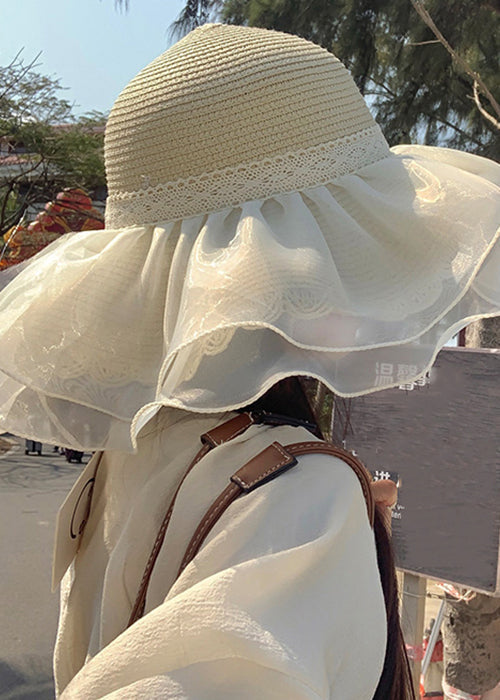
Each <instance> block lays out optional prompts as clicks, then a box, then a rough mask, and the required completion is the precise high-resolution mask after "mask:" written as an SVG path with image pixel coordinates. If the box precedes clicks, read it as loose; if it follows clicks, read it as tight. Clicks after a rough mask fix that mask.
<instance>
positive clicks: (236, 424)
mask: <svg viewBox="0 0 500 700" xmlns="http://www.w3.org/2000/svg"><path fill="white" fill-rule="evenodd" d="M253 422H254V420H253V418H252V416H251V415H250V414H249V413H239V414H238V415H237V416H235V417H234V418H231V419H230V420H228V421H226V422H225V423H222V425H218V426H217V427H215V428H213V429H212V430H209V431H208V432H207V433H204V434H203V435H202V436H201V438H200V440H201V442H202V443H203V446H202V447H201V449H200V450H199V451H198V453H197V454H196V456H195V457H194V459H193V461H192V462H191V463H190V465H189V466H188V468H187V470H186V471H185V473H184V476H183V477H182V479H181V481H180V483H179V484H178V486H177V489H176V490H175V493H174V495H173V497H172V500H171V501H170V505H169V507H168V510H167V512H166V513H165V517H164V518H163V520H162V523H161V525H160V529H159V530H158V534H157V535H156V539H155V541H154V544H153V548H152V549H151V553H150V555H149V558H148V561H147V563H146V567H145V569H144V573H143V575H142V579H141V583H140V584H139V590H138V592H137V596H136V598H135V601H134V607H133V608H132V612H131V613H130V617H129V620H128V623H127V627H130V625H132V624H133V623H134V622H135V621H136V620H138V619H139V618H140V617H142V615H143V614H144V606H145V605H146V594H147V591H148V586H149V580H150V578H151V574H152V573H153V569H154V565H155V564H156V560H157V559H158V555H159V553H160V550H161V548H162V545H163V541H164V539H165V534H166V532H167V528H168V525H169V523H170V518H171V517H172V511H173V510H174V506H175V501H176V499H177V496H178V494H179V491H180V489H181V486H182V485H183V483H184V481H185V479H186V477H187V475H188V474H189V472H190V471H191V470H192V469H193V467H194V466H195V465H196V464H198V462H199V461H200V459H202V458H203V457H204V456H205V455H206V454H207V453H208V452H210V450H211V449H212V448H214V447H217V445H222V444H223V443H224V442H228V441H229V440H232V439H233V438H234V437H236V436H237V435H241V433H244V432H245V430H246V429H247V428H249V427H250V426H251V425H252V424H253Z"/></svg>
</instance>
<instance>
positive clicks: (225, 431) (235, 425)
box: [200, 413, 254, 447]
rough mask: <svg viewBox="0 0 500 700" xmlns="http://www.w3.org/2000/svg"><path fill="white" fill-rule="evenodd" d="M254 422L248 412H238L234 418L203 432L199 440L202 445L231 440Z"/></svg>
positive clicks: (218, 443)
mask: <svg viewBox="0 0 500 700" xmlns="http://www.w3.org/2000/svg"><path fill="white" fill-rule="evenodd" d="M253 423H254V420H253V418H252V416H251V415H250V414H249V413H239V414H238V415H237V416H235V417H234V418H231V419H230V420H228V421H226V422H225V423H222V425H218V426H217V427H216V428H213V429H212V430H209V431H208V432H206V433H203V435H202V436H201V438H200V439H201V441H202V443H203V444H204V445H210V446H211V447H217V445H222V444H224V443H225V442H228V441H229V440H232V439H233V438H235V437H236V436H237V435H240V434H241V433H244V432H245V430H246V429H247V428H249V427H250V426H251V425H252V424H253Z"/></svg>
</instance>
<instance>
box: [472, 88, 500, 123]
mask: <svg viewBox="0 0 500 700" xmlns="http://www.w3.org/2000/svg"><path fill="white" fill-rule="evenodd" d="M473 89H474V102H475V103H476V107H477V108H478V110H479V111H480V112H481V114H482V115H483V117H484V118H485V119H487V120H488V121H490V122H491V123H492V124H493V126H494V127H495V129H498V130H500V121H499V120H498V119H495V117H494V116H493V115H492V114H490V113H489V112H487V111H486V110H485V108H484V107H483V105H482V104H481V98H480V97H479V90H478V89H477V80H474V85H473Z"/></svg>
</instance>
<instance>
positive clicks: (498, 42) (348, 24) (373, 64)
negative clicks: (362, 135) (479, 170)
mask: <svg viewBox="0 0 500 700" xmlns="http://www.w3.org/2000/svg"><path fill="white" fill-rule="evenodd" d="M217 7H218V12H219V16H220V18H221V19H222V21H224V22H228V23H232V24H248V25H250V26H260V27H267V28H270V29H277V30H281V31H286V32H289V33H292V34H297V35H299V36H302V37H305V38H307V39H311V40H312V41H314V42H315V43H317V44H320V45H321V46H323V47H324V48H326V49H327V50H329V51H332V52H333V53H335V55H337V56H338V57H339V58H340V59H341V60H342V61H343V62H344V63H345V64H346V65H347V66H348V68H349V70H350V71H351V73H352V75H353V77H354V79H355V81H356V83H357V85H358V87H359V88H360V90H361V92H363V93H364V94H365V95H366V97H367V99H368V102H369V104H370V106H371V107H372V108H373V111H374V113H375V116H376V118H377V120H378V121H379V123H380V125H381V126H382V128H383V130H384V133H385V135H386V137H387V139H388V140H389V142H390V143H391V144H397V143H405V142H406V143H407V142H409V141H418V142H420V143H422V142H423V143H426V144H431V145H435V144H439V145H447V146H450V147H455V148H462V149H464V150H469V151H472V152H475V153H479V154H481V155H486V156H489V157H490V158H496V159H500V139H499V138H498V131H497V130H496V129H495V127H494V126H493V125H492V124H491V123H489V122H488V121H487V120H485V119H484V117H483V116H482V115H481V114H480V113H479V111H478V110H477V107H476V105H475V103H474V101H473V99H472V81H471V79H470V78H469V77H468V76H466V75H465V74H464V73H463V72H461V71H460V70H459V69H458V68H457V66H455V65H454V64H453V61H452V59H451V57H450V55H449V53H448V52H447V51H446V49H445V48H444V47H443V46H442V45H441V44H439V43H438V42H437V41H436V40H435V37H434V35H433V34H432V32H431V31H430V29H429V28H428V27H427V26H426V25H425V24H424V23H423V21H422V20H421V19H420V17H419V16H418V15H417V13H416V12H415V10H414V9H413V7H412V5H411V3H410V1H409V0H219V3H218V5H217ZM426 7H427V8H428V10H429V11H430V14H431V15H432V17H433V19H434V21H435V23H436V25H437V26H438V27H439V28H440V29H441V31H442V32H443V34H444V35H445V37H446V38H447V40H448V41H449V43H450V44H451V45H452V47H453V48H454V49H455V50H456V51H457V53H458V54H459V55H460V56H462V57H463V58H465V59H466V60H467V61H468V63H469V64H470V66H471V68H472V69H473V70H476V71H477V72H479V73H480V75H481V77H482V79H483V80H484V82H485V83H486V84H487V85H488V87H489V89H490V91H491V92H492V93H493V94H494V95H497V96H498V95H499V94H500V71H499V68H500V66H499V56H500V3H498V0H491V1H490V2H482V1H481V0H446V2H443V1H442V0H428V1H427V2H426Z"/></svg>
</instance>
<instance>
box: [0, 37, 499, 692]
mask: <svg viewBox="0 0 500 700" xmlns="http://www.w3.org/2000/svg"><path fill="white" fill-rule="evenodd" d="M106 166H107V175H108V185H109V198H108V202H107V209H106V229H105V230H103V231H97V232H94V233H88V232H87V233H83V234H71V235H70V236H68V237H65V238H64V240H61V241H59V242H57V243H56V244H54V245H53V246H51V247H50V248H48V249H46V250H45V251H44V252H42V253H41V254H39V255H38V257H37V259H36V260H35V261H34V262H33V264H32V265H31V266H29V267H28V269H27V270H25V271H23V272H22V273H20V274H19V276H18V277H17V278H16V279H15V280H14V281H13V282H12V283H11V284H10V285H9V286H8V287H7V288H6V289H5V290H4V292H3V293H2V296H1V297H0V314H1V316H2V332H1V334H0V347H1V348H2V350H3V352H2V353H0V356H1V364H0V368H1V370H2V372H3V382H2V385H1V387H0V406H1V423H2V425H3V426H8V427H9V430H11V431H13V432H16V433H18V434H21V435H26V436H28V437H31V438H33V439H35V438H36V439H39V440H43V441H44V442H49V443H50V442H53V443H57V444H61V445H67V446H69V447H72V448H73V449H87V450H88V449H93V450H99V453H98V454H97V455H96V457H95V458H94V460H93V461H92V463H91V464H90V465H89V467H88V468H87V469H86V471H85V472H84V474H83V475H82V477H81V479H80V480H79V482H78V483H77V485H76V487H75V489H74V490H73V491H72V493H71V494H70V495H69V497H68V500H67V502H66V503H65V505H64V506H63V509H62V511H61V513H60V516H59V541H58V545H57V549H56V562H55V578H56V579H57V578H58V576H59V574H62V573H63V572H64V570H65V569H66V568H67V567H68V565H69V569H68V571H67V573H66V574H65V577H64V582H63V586H62V606H61V618H60V626H59V632H58V640H57V645H56V652H55V671H56V681H57V686H58V692H59V693H60V694H61V697H62V698H64V699H65V700H67V699H68V698H89V699H90V698H118V697H119V698H125V697H126V698H135V697H137V698H139V697H140V698H144V697H148V698H155V697H158V698H159V697H162V698H179V699H180V698H204V699H208V698H238V699H240V698H257V697H258V698H301V699H303V698H325V699H326V698H330V699H332V700H340V699H342V700H346V698H348V699H352V700H363V699H366V700H370V699H371V698H373V697H376V698H382V697H383V698H393V699H395V698H404V697H410V695H409V693H410V691H409V690H405V689H404V685H405V683H407V672H406V671H405V664H404V659H403V657H402V656H401V654H399V655H398V649H399V651H400V650H401V644H400V639H399V637H398V634H399V633H398V629H397V620H395V619H394V613H395V610H396V608H395V601H394V600H392V601H391V600H388V601H387V600H386V602H388V610H389V617H390V619H389V621H387V619H386V610H385V606H384V593H385V594H386V599H388V598H390V597H391V596H390V594H391V586H392V583H391V580H390V579H391V576H390V562H389V566H387V562H386V561H385V559H386V558H387V557H390V552H389V548H388V546H387V542H380V540H379V549H378V555H379V559H380V561H379V564H380V568H381V571H382V578H384V576H385V574H386V573H387V572H388V577H387V578H388V580H384V581H381V577H380V575H379V571H378V566H377V552H376V549H375V544H374V537H373V532H372V529H371V522H370V517H369V514H370V512H371V510H370V509H371V508H372V506H373V503H372V500H373V499H372V497H371V495H370V493H369V489H367V488H366V483H365V482H364V479H365V477H364V476H363V472H362V470H360V469H359V468H358V467H357V466H356V465H355V464H354V462H353V460H352V458H351V457H349V455H346V454H342V453H340V452H337V453H336V454H337V457H335V456H331V455H330V454H317V453H315V454H311V453H310V452H311V450H314V449H316V448H317V443H318V440H319V438H318V437H315V436H314V435H313V434H312V433H311V432H310V430H313V431H314V430H315V429H314V427H311V426H308V427H304V426H303V425H302V423H301V421H302V420H304V419H306V420H308V419H309V420H311V419H313V418H314V416H311V415H310V411H309V409H308V408H307V405H308V404H307V401H306V400H305V398H304V397H303V396H302V388H301V384H300V383H299V382H298V380H296V379H293V378H295V377H304V376H307V377H312V378H314V379H316V380H319V381H321V382H323V384H325V385H326V386H327V387H328V388H330V389H331V390H333V391H335V392H336V393H338V394H340V395H344V396H350V395H351V396H352V395H360V394H363V393H367V392H370V391H376V390H379V389H383V388H385V387H388V386H396V385H398V384H400V383H401V379H402V377H403V376H404V381H405V382H407V381H411V380H412V379H415V378H417V377H418V376H420V375H422V374H423V373H425V372H426V370H427V369H428V368H429V366H430V365H431V363H432V361H433V359H434V357H435V355H436V353H437V351H438V350H439V348H440V347H441V346H442V345H443V344H444V343H445V342H446V341H447V340H448V339H449V338H451V336H452V335H453V334H454V333H455V332H456V331H457V330H458V329H459V328H461V327H462V326H463V325H465V324H466V323H468V322H469V321H470V320H472V319H474V318H479V317H481V316H492V315H495V314H497V313H498V309H499V306H500V304H499V291H498V274H497V272H496V271H497V270H498V263H499V252H498V245H496V246H495V244H496V241H497V237H498V208H499V188H498V182H499V172H498V171H499V168H498V166H497V165H495V164H494V163H491V162H489V161H487V160H485V159H482V158H479V157H475V156H471V155H468V154H462V153H457V152H454V151H446V150H444V149H435V148H425V147H418V146H413V147H412V146H404V147H403V146H402V147H398V148H397V149H392V150H390V149H389V147H388V145H387V143H386V141H385V139H384V137H383V135H382V133H381V131H380V129H379V127H378V126H377V125H376V124H375V122H374V121H373V119H372V117H371V115H370V113H369V111H368V109H367V107H366V105H365V104H364V101H363V99H362V97H361V95H360V94H359V92H358V91H357V89H356V87H355V85H354V83H353V81H352V79H351V78H350V76H349V74H348V72H347V71H346V69H345V68H344V67H343V66H342V64H341V63H340V62H339V61H338V60H337V59H335V58H334V57H333V56H332V55H331V54H329V53H327V52H326V51H324V50H323V49H320V48H319V47H316V46H314V45H313V44H311V43H309V42H307V41H304V40H302V39H299V38H298V37H292V36H288V35H285V34H281V33H278V32H270V31H266V30H260V29H251V28H245V27H233V26H222V25H207V26H205V27H202V28H200V29H198V30H196V31H194V32H192V33H191V34H189V35H188V36H187V37H186V38H185V39H183V40H182V41H180V42H179V43H178V44H176V45H175V46H174V47H173V48H172V49H170V50H169V51H167V52H166V53H165V54H163V55H162V56H160V57H159V58H158V59H156V60H155V61H153V63H152V64H151V65H150V66H148V67H146V68H145V69H144V70H143V71H142V72H141V73H140V74H139V75H138V76H137V77H136V78H135V79H134V80H133V81H132V82H131V83H130V84H129V86H128V87H127V88H126V89H125V90H124V92H123V93H122V94H121V95H120V97H119V98H118V100H117V102H116V104H115V106H114V108H113V110H112V113H111V115H110V119H109V122H108V126H107V132H106ZM288 378H291V379H288ZM272 387H274V388H272ZM290 387H292V388H291V389H290ZM269 390H271V392H270V393H266V392H269ZM290 392H291V393H290ZM259 402H260V403H259ZM242 409H246V410H243V412H242V413H238V411H241V410H242ZM269 412H271V413H273V414H276V413H278V414H280V415H281V417H276V415H273V416H271V417H269V416H268V415H267V414H268V413H269ZM283 414H284V416H285V417H284V418H283ZM294 418H296V419H299V421H298V422H297V420H294ZM234 421H236V423H235V422H234ZM228 425H229V426H230V427H229V428H227V426H228ZM224 426H226V427H224ZM234 426H236V428H235V427H234ZM214 431H215V432H214ZM221 431H222V432H221ZM221 434H223V438H221V437H220V436H221ZM202 435H204V436H205V437H204V438H203V441H204V447H201V444H200V442H199V437H200V436H202ZM214 436H215V437H214ZM303 442H305V443H307V446H308V447H307V449H308V450H309V452H306V453H305V454H302V455H301V456H299V457H297V459H296V461H297V464H296V465H295V466H293V467H292V466H291V464H292V462H293V461H294V460H293V459H292V460H289V457H290V454H291V453H290V450H291V448H290V447H289V446H290V445H294V444H296V443H303ZM273 443H277V447H276V446H275V447H274V448H273V449H274V450H277V451H278V452H279V453H280V454H281V456H282V457H283V459H284V462H283V465H285V466H289V467H290V469H289V470H288V471H286V473H283V474H281V475H279V476H277V477H276V478H275V479H274V480H272V481H266V479H265V478H262V479H261V481H262V483H261V482H259V487H258V488H257V489H256V490H253V491H252V490H251V491H250V492H249V493H248V494H246V495H241V496H240V497H238V498H236V499H235V500H233V501H232V502H231V503H230V505H229V507H228V508H227V509H226V510H223V511H221V513H222V514H221V515H220V518H219V519H218V520H217V521H216V522H212V521H213V518H212V514H213V513H214V512H217V513H218V512H219V511H218V510H217V508H219V505H220V499H219V494H220V493H221V492H226V491H227V489H228V488H229V489H233V486H234V484H235V483H238V479H240V482H241V478H240V476H238V474H239V471H238V470H240V469H241V468H243V467H244V465H248V463H252V465H253V466H255V458H256V456H257V455H259V454H260V453H261V452H263V451H265V450H267V449H268V448H269V446H270V445H271V444H273ZM200 447H201V451H200ZM273 454H274V453H273ZM266 455H268V453H266ZM292 457H293V454H292ZM266 459H267V457H266ZM276 459H277V462H276V464H274V465H273V467H272V469H273V470H275V467H276V466H277V465H279V464H280V461H279V459H280V458H276ZM287 460H289V461H287ZM245 468H246V467H245ZM252 468H253V467H252ZM275 471H276V470H275ZM275 471H273V474H274V473H275ZM278 471H279V469H278V470H277V471H276V473H278ZM266 473H267V472H266V470H263V471H262V474H261V476H263V477H264V476H265V475H266ZM235 476H236V477H237V478H236V481H234V477H235ZM230 479H233V481H231V482H230ZM247 490H248V489H247ZM233 491H234V489H233ZM228 493H229V492H228ZM238 493H240V492H238ZM389 495H390V494H389ZM232 497H233V496H231V498H232ZM391 498H392V497H390V498H385V497H382V498H381V499H380V500H381V501H382V502H389V501H390V500H391ZM214 501H215V502H216V503H217V504H218V505H217V508H215V506H212V504H213V503H214ZM370 503H372V505H371V506H370ZM200 521H201V522H202V524H201V526H200V527H201V530H200V531H198V530H197V528H198V526H199V524H200ZM205 521H206V523H208V525H206V524H205ZM209 526H210V527H209ZM207 527H209V529H208V530H207ZM375 530H376V531H377V535H378V537H379V538H382V539H383V538H384V530H383V527H382V524H381V522H380V518H378V519H377V522H376V524H375ZM200 532H201V534H200ZM383 588H384V591H383V590H382V589H383ZM391 616H392V617H391ZM387 633H389V639H388V641H387ZM386 642H387V645H386ZM398 644H399V646H398ZM386 646H387V649H386Z"/></svg>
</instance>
